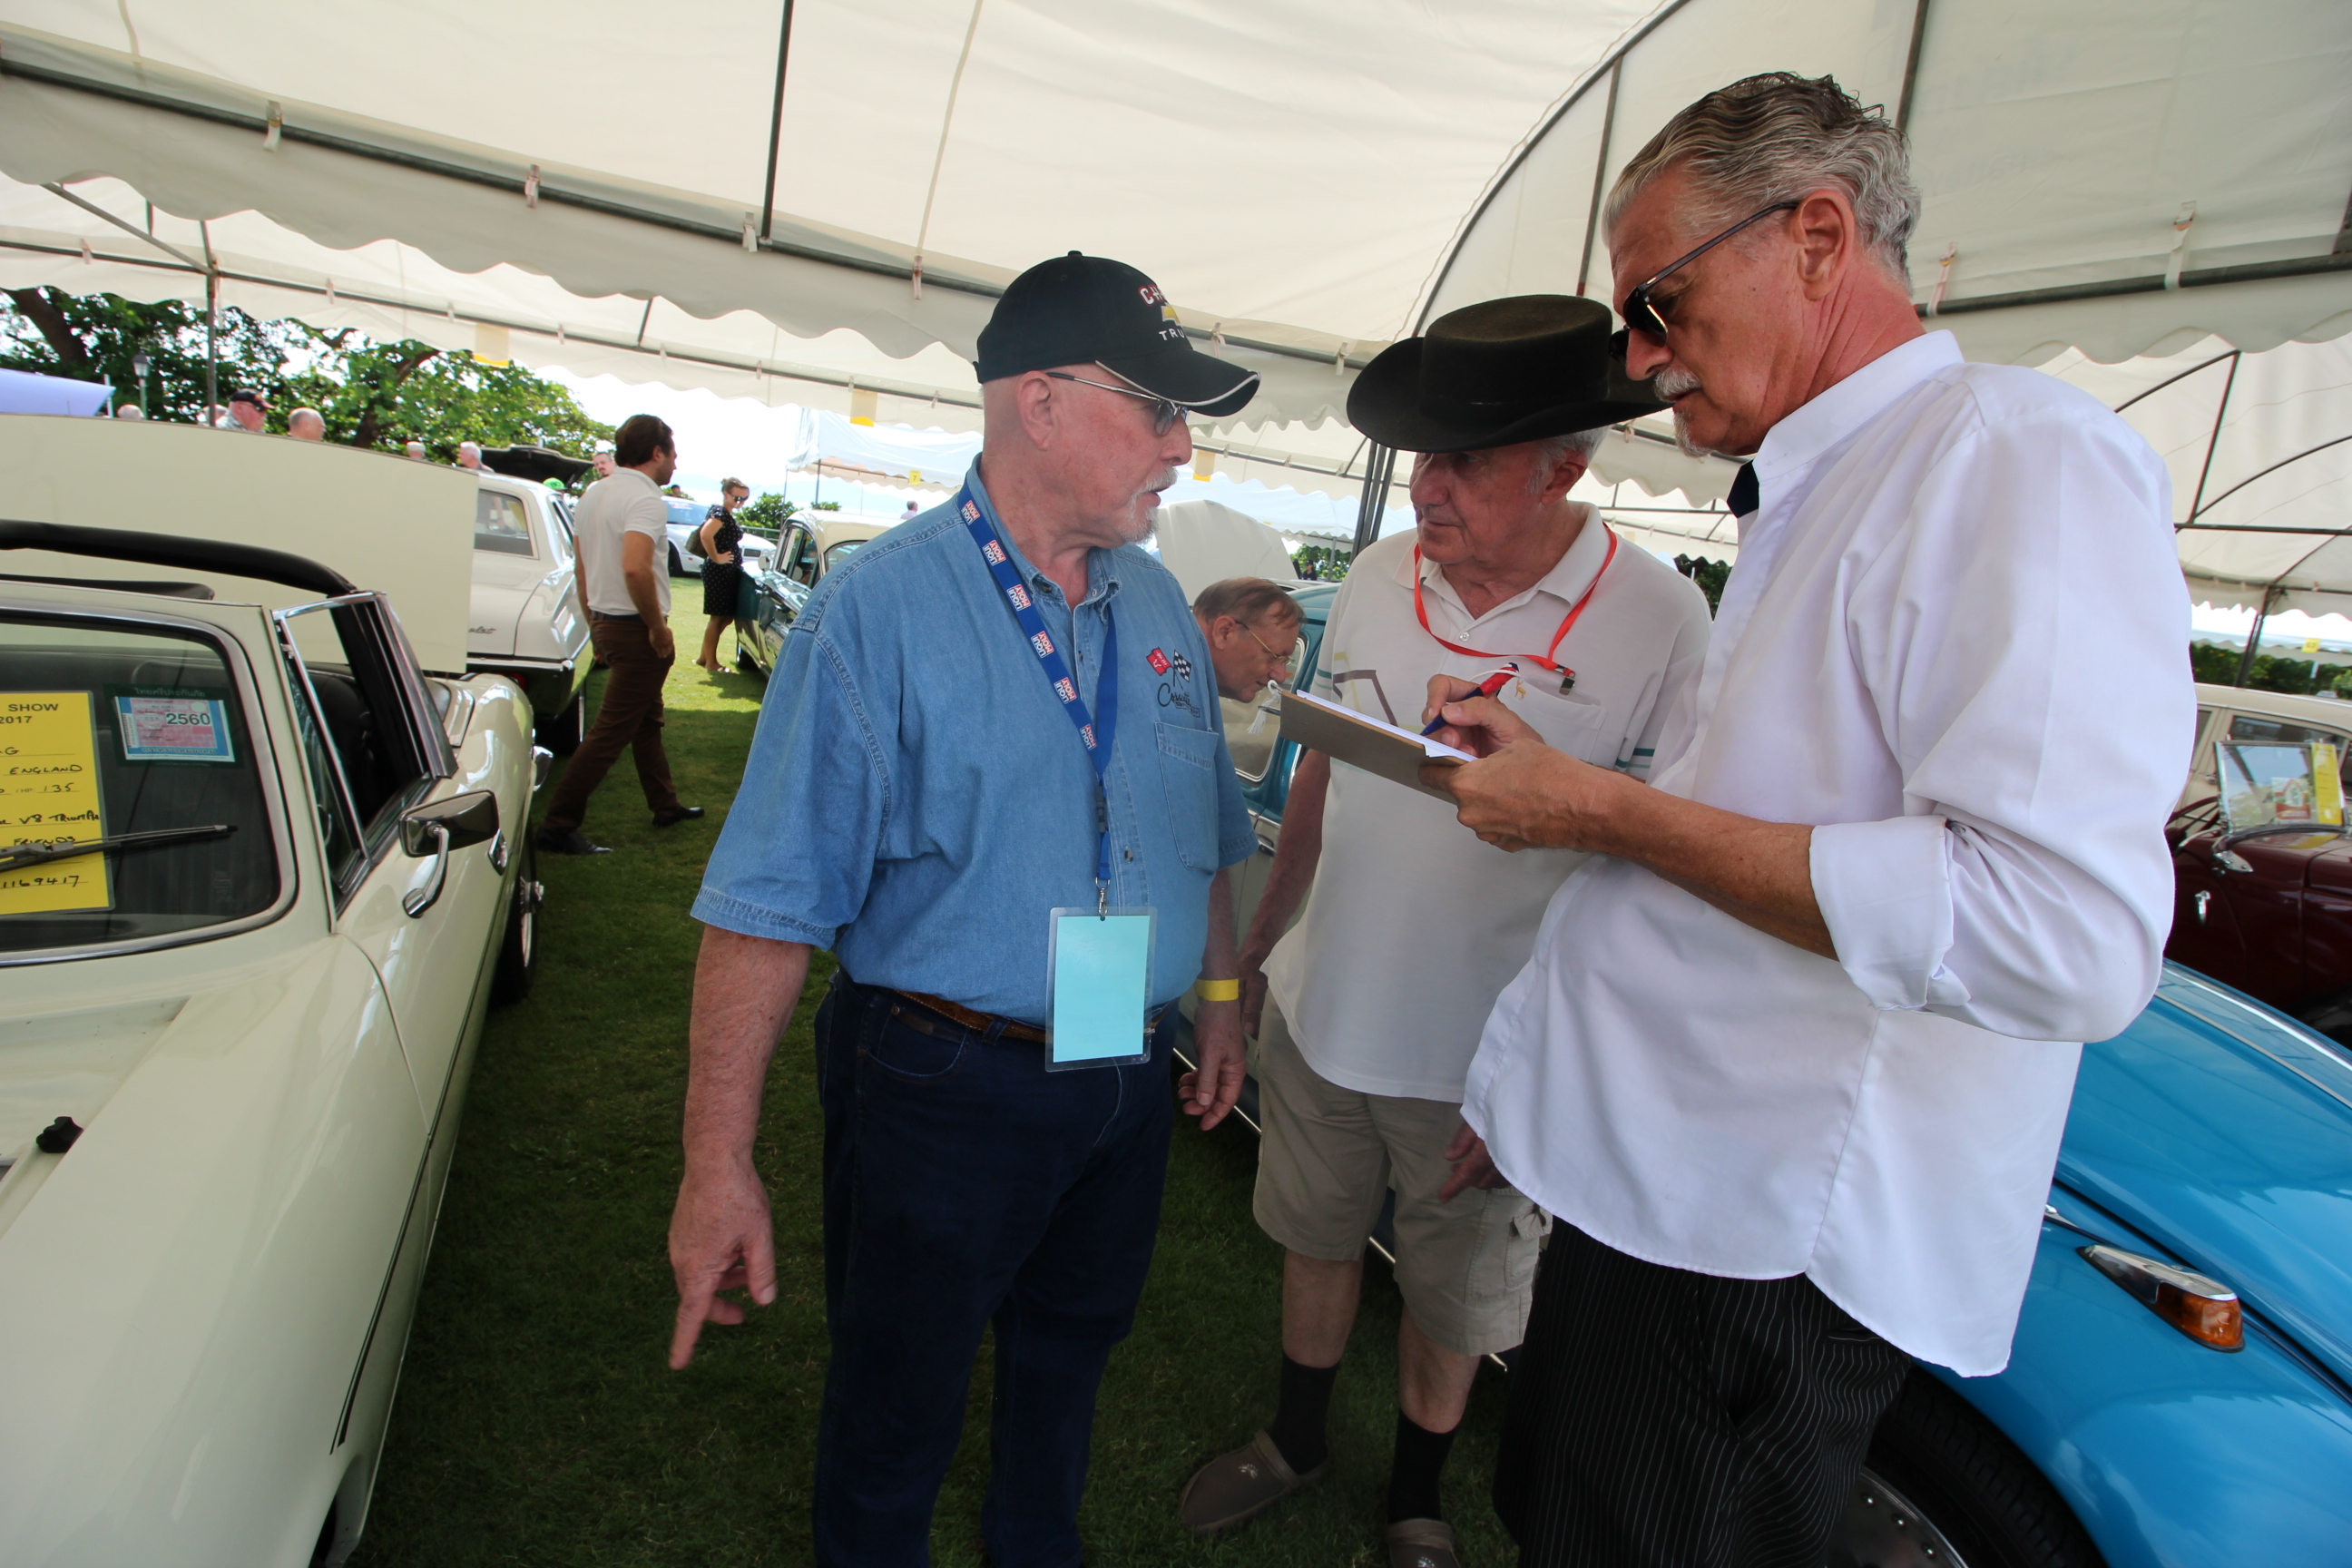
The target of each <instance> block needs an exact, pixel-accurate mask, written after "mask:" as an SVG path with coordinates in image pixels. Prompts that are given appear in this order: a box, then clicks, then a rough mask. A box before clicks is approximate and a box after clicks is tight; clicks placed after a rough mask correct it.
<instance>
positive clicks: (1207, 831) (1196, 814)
mask: <svg viewBox="0 0 2352 1568" xmlns="http://www.w3.org/2000/svg"><path fill="white" fill-rule="evenodd" d="M1155 728H1156V729H1157V730H1158V731H1159V741H1160V790H1161V792H1162V793H1163V794H1165V795H1166V796H1167V797H1168V831H1169V834H1170V836H1171V837H1172V838H1173V839H1174V840H1175V843H1176V858H1178V859H1179V860H1181V861H1182V862H1183V863H1184V864H1185V865H1186V866H1187V867H1188V868H1191V869H1192V870H1195V871H1208V872H1214V871H1215V870H1216V869H1217V736H1216V733H1215V732H1214V731H1209V730H1195V729H1193V728H1192V726H1191V725H1189V724H1166V723H1163V724H1159V725H1156V726H1155Z"/></svg>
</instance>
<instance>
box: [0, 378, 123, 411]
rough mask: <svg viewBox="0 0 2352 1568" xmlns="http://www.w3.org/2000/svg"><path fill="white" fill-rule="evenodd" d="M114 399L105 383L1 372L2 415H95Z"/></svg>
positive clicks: (111, 391)
mask: <svg viewBox="0 0 2352 1568" xmlns="http://www.w3.org/2000/svg"><path fill="white" fill-rule="evenodd" d="M113 395H114V388H112V387H110V386H109V385H107V384H106V383H104V382H102V381H69V380H68V379H67V378H66V377H64V376H62V375H35V374H32V372H30V371H23V370H0V414H78V415H90V414H96V413H97V412H99V411H100V409H102V408H104V407H105V406H106V405H107V402H108V400H109V399H110V398H112V397H113Z"/></svg>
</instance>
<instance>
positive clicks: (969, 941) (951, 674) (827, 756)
mask: <svg viewBox="0 0 2352 1568" xmlns="http://www.w3.org/2000/svg"><path fill="white" fill-rule="evenodd" d="M966 482H967V483H969V484H970V486H971V493H972V496H973V498H974V499H975V500H978V502H979V503H980V505H981V506H982V508H983V509H985V510H987V512H988V515H989V519H990V521H997V520H996V511H995V509H994V507H993V506H992V504H991V503H990V501H989V499H988V492H987V491H986V490H985V489H982V485H981V481H980V468H979V465H978V464H977V463H975V464H974V465H973V467H972V470H971V475H970V477H969V479H967V481H966ZM997 531H998V534H999V536H1000V537H1002V538H1003V539H1004V542H1005V546H1006V548H1007V549H1008V550H1012V552H1013V563H1014V564H1015V565H1017V566H1018V567H1019V568H1020V571H1021V575H1022V578H1023V580H1024V581H1025V582H1027V583H1029V584H1031V590H1032V593H1033V594H1034V597H1035V600H1036V604H1037V609H1038V613H1039V614H1040V615H1041V616H1044V617H1045V626H1046V629H1047V631H1048V632H1050V633H1051V634H1052V635H1053V637H1055V640H1056V641H1057V642H1059V643H1060V644H1061V646H1062V647H1063V649H1064V651H1065V652H1066V653H1069V654H1070V655H1071V658H1070V660H1069V662H1070V669H1071V674H1072V676H1073V678H1074V679H1076V682H1077V686H1078V690H1079V693H1080V694H1081V695H1082V696H1083V697H1084V698H1085V699H1086V700H1087V706H1088V707H1089V708H1090V709H1091V708H1093V707H1094V706H1095V702H1094V696H1095V690H1096V680H1097V674H1098V672H1099V671H1100V669H1101V654H1102V646H1103V630H1104V616H1105V615H1106V614H1107V613H1108V612H1111V611H1113V610H1115V611H1116V613H1117V616H1118V664H1119V668H1118V672H1117V674H1118V683H1119V686H1118V735H1117V736H1116V738H1115V739H1114V741H1113V742H1112V747H1111V759H1110V763H1109V766H1108V771H1107V773H1106V774H1105V776H1104V790H1105V793H1106V795H1107V796H1108V801H1109V804H1110V856H1111V886H1110V903H1111V906H1112V907H1113V908H1114V909H1116V908H1118V907H1120V906H1122V905H1124V906H1138V905H1150V907H1151V908H1152V909H1154V910H1157V911H1158V915H1159V921H1158V925H1157V929H1156V932H1155V938H1156V940H1155V943H1154V946H1153V950H1152V959H1151V1000H1152V1003H1153V1005H1159V1004H1161V1003H1165V1002H1169V1001H1171V1000H1173V999H1174V998H1175V997H1176V996H1177V995H1179V994H1181V993H1182V992H1183V990H1184V989H1185V988H1186V987H1187V986H1189V985H1191V984H1192V982H1193V981H1194V980H1195V979H1196V978H1198V977H1199V974H1200V972H1201V954H1202V949H1203V948H1204V947H1205V945H1206V944H1207V942H1208V891H1209V883H1210V880H1211V879H1213V877H1214V876H1215V875H1216V873H1217V871H1218V869H1219V868H1222V867H1224V866H1229V865H1232V864H1233V863H1234V862H1235V861H1238V860H1242V859H1245V858H1248V856H1249V855H1250V854H1251V853H1252V852H1253V851H1254V850H1255V847H1256V843H1255V834H1254V833H1253V831H1252V828H1251V826H1250V818H1249V811H1248V808H1247V807H1246V806H1245V805H1244V804H1243V801H1242V795H1241V787H1240V785H1239V784H1237V783H1236V782H1235V780H1234V769H1233V763H1232V760H1231V759H1230V758H1229V757H1228V756H1227V755H1226V752H1225V733H1224V725H1223V720H1222V718H1221V716H1220V713H1219V710H1218V707H1217V692H1216V675H1215V671H1214V670H1213V668H1211V666H1210V663H1209V649H1208V647H1207V645H1206V644H1205V643H1204V642H1203V641H1202V637H1201V632H1200V627H1199V626H1198V624H1197V623H1196V622H1194V620H1193V619H1192V610H1191V608H1190V607H1189V606H1188V605H1186V603H1185V600H1184V593H1183V590H1182V589H1181V588H1180V587H1179V586H1178V585H1177V583H1176V579H1175V578H1174V577H1172V576H1171V575H1170V574H1169V573H1168V569H1167V568H1166V567H1164V566H1162V565H1160V563H1159V562H1158V561H1156V560H1154V559H1153V558H1152V557H1151V555H1150V553H1149V552H1145V551H1143V550H1140V549H1138V548H1134V547H1132V546H1130V547H1129V548H1127V549H1123V550H1096V551H1091V552H1088V554H1087V596H1086V598H1085V599H1084V600H1083V601H1081V602H1080V603H1079V605H1077V607H1076V613H1075V616H1073V612H1072V609H1071V606H1070V605H1069V603H1068V602H1067V601H1066V599H1065V598H1064V597H1063V595H1062V591H1061V590H1060V589H1059V588H1057V587H1055V585H1054V584H1053V582H1052V580H1051V579H1049V578H1048V577H1046V576H1045V574H1043V573H1041V572H1039V571H1038V570H1037V568H1036V567H1035V565H1034V563H1031V562H1030V561H1029V560H1027V559H1026V558H1025V557H1024V556H1023V555H1022V553H1021V552H1020V551H1019V550H1017V549H1013V541H1012V539H1011V537H1010V536H1009V535H1007V534H1005V532H1004V530H1003V524H1002V523H1001V522H999V523H998V527H997ZM1074 619H1075V625H1074V624H1073V621H1074ZM1094 904H1095V813H1094V765H1093V763H1092V762H1091V761H1090V760H1089V759H1088V756H1087V750H1086V747H1085V745H1084V744H1083V743H1082V742H1080V741H1079V739H1078V732H1077V730H1076V726H1074V725H1073V724H1072V723H1071V722H1070V721H1069V718H1068V716H1067V714H1066V713H1065V712H1064V710H1063V708H1062V704H1061V702H1060V701H1059V700H1056V699H1055V696H1054V693H1053V690H1052V689H1051V688H1050V687H1048V686H1047V685H1046V683H1045V671H1044V668H1043V667H1042V666H1040V665H1039V663H1038V661H1037V656H1036V655H1035V654H1034V652H1032V651H1031V650H1030V647H1029V643H1028V640H1027V639H1026V638H1025V637H1023V636H1022V634H1021V626H1020V623H1019V622H1018V621H1016V620H1015V619H1014V618H1013V607H1012V606H1011V605H1007V604H1006V603H1005V602H1004V595H1003V593H1002V592H1001V591H1000V590H999V589H998V587H997V585H996V580H995V579H994V578H993V577H992V576H991V575H990V574H989V569H988V563H986V562H985V561H983V560H982V559H981V554H980V550H979V548H978V547H977V546H976V545H974V544H973V542H972V538H971V532H970V531H968V530H966V529H965V527H964V525H963V522H962V520H961V519H960V518H958V517H957V516H956V514H955V510H954V508H953V507H952V506H951V505H950V506H943V507H938V508H934V509H933V510H930V511H928V512H925V513H923V514H922V515H921V516H919V517H916V518H911V519H909V520H908V521H905V522H903V523H900V524H899V525H898V527H896V528H894V529H892V530H890V531H888V532H887V533H885V534H883V535H882V536H881V537H879V538H878V539H877V540H875V541H874V542H872V543H870V544H868V545H866V547H865V548H863V549H861V550H859V551H858V552H856V554H855V555H853V556H851V557H850V558H849V559H848V560H847V561H846V562H845V563H843V564H841V565H840V566H838V567H836V568H835V569H834V570H833V571H832V572H830V573H828V574H826V575H825V578H824V582H822V583H820V584H818V585H817V589H816V592H815V593H814V594H812V595H810V596H809V601H808V604H807V606H806V607H805V608H803V610H802V612H801V614H800V618H799V619H798V620H796V621H794V622H793V627H792V631H791V633H790V635H789V636H787V637H785V639H784V649H783V656H782V658H781V659H779V660H778V661H777V668H776V674H775V679H773V680H772V682H771V683H770V685H769V687H768V695H767V700H766V701H765V703H764V704H763V705H762V706H761V710H760V724H759V730H758V731H757V733H756V734H755V735H754V737H753V739H752V742H751V759H750V761H749V762H748V763H746V765H745V767H744V770H743V784H742V788H741V789H740V792H739V793H738V794H737V795H736V796H735V804H734V805H733V806H732V807H730V810H729V813H728V816H727V826H726V827H725V829H724V831H722V832H721V833H720V834H719V845H718V847H717V848H716V849H715V850H714V851H713V852H712V854H711V857H710V865H709V868H708V869H707V870H706V871H705V872H704V873H703V879H702V891H701V894H700V896H699V897H698V898H697V899H696V900H695V902H694V917H695V919H697V920H698V921H703V922H704V923H706V924H709V925H715V926H719V927H722V928H723V929H725V930H728V931H740V932H741V933H743V934H744V935H747V936H759V937H769V938H772V939H774V940H776V941H780V942H808V943H811V944H812V945H814V946H817V947H830V948H832V949H834V951H835V952H836V953H838V954H839V956H840V958H841V962H842V966H843V967H844V968H845V969H847V970H848V971H849V973H850V974H851V975H852V976H853V977H854V978H856V979H857V980H858V981H861V982H863V983H864V984H868V985H887V986H893V987H896V988H897V989H898V990H902V991H919V992H927V993H929V994H933V995H937V996H944V997H946V998H948V999H949V1000H950V1001H953V1002H960V1003H962V1004H963V1005H966V1006H968V1007H974V1008H977V1009H979V1010H980V1011H982V1012H984V1013H995V1014H1000V1015H1002V1016H1005V1017H1010V1018H1018V1019H1022V1020H1024V1021H1025V1022H1028V1023H1033V1024H1043V1023H1044V1022H1045V1019H1046V1015H1047V1013H1048V1011H1049V1005H1048V997H1049V992H1048V989H1047V986H1046V976H1045V937H1046V921H1047V911H1048V910H1052V909H1054V908H1055V907H1056V906H1060V905H1077V906H1082V907H1085V908H1087V909H1092V908H1093V907H1094Z"/></svg>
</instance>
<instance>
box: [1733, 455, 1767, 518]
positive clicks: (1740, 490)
mask: <svg viewBox="0 0 2352 1568" xmlns="http://www.w3.org/2000/svg"><path fill="white" fill-rule="evenodd" d="M1763 504H1764V498H1763V497H1762V496H1760V495H1759V494H1758V493H1757V490H1756V465H1755V464H1753V463H1742V464H1740V465H1739V472H1738V473H1737V474H1735V475H1733V476H1732V479H1731V515H1732V516H1734V517H1746V516H1747V515H1748V513H1749V512H1752V511H1754V510H1756V509H1757V508H1758V507H1759V506H1761V505H1763Z"/></svg>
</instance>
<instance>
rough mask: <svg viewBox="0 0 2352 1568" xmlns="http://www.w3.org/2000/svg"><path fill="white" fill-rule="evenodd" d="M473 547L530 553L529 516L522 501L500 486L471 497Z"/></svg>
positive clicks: (532, 551) (515, 553)
mask: <svg viewBox="0 0 2352 1568" xmlns="http://www.w3.org/2000/svg"><path fill="white" fill-rule="evenodd" d="M474 548H475V549H477V550H488V551H491V552H496V553H498V554H500V555H533V554H536V553H538V552H536V551H534V550H533V549H532V548H531V544H530V516H529V514H527V513H526V512H525V511H524V510H522V502H521V501H520V500H517V499H516V498H515V497H513V496H510V495H508V494H507V493H506V492H505V491H503V490H483V491H481V492H479V493H478V495H477V496H476V497H475V499H474Z"/></svg>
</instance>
